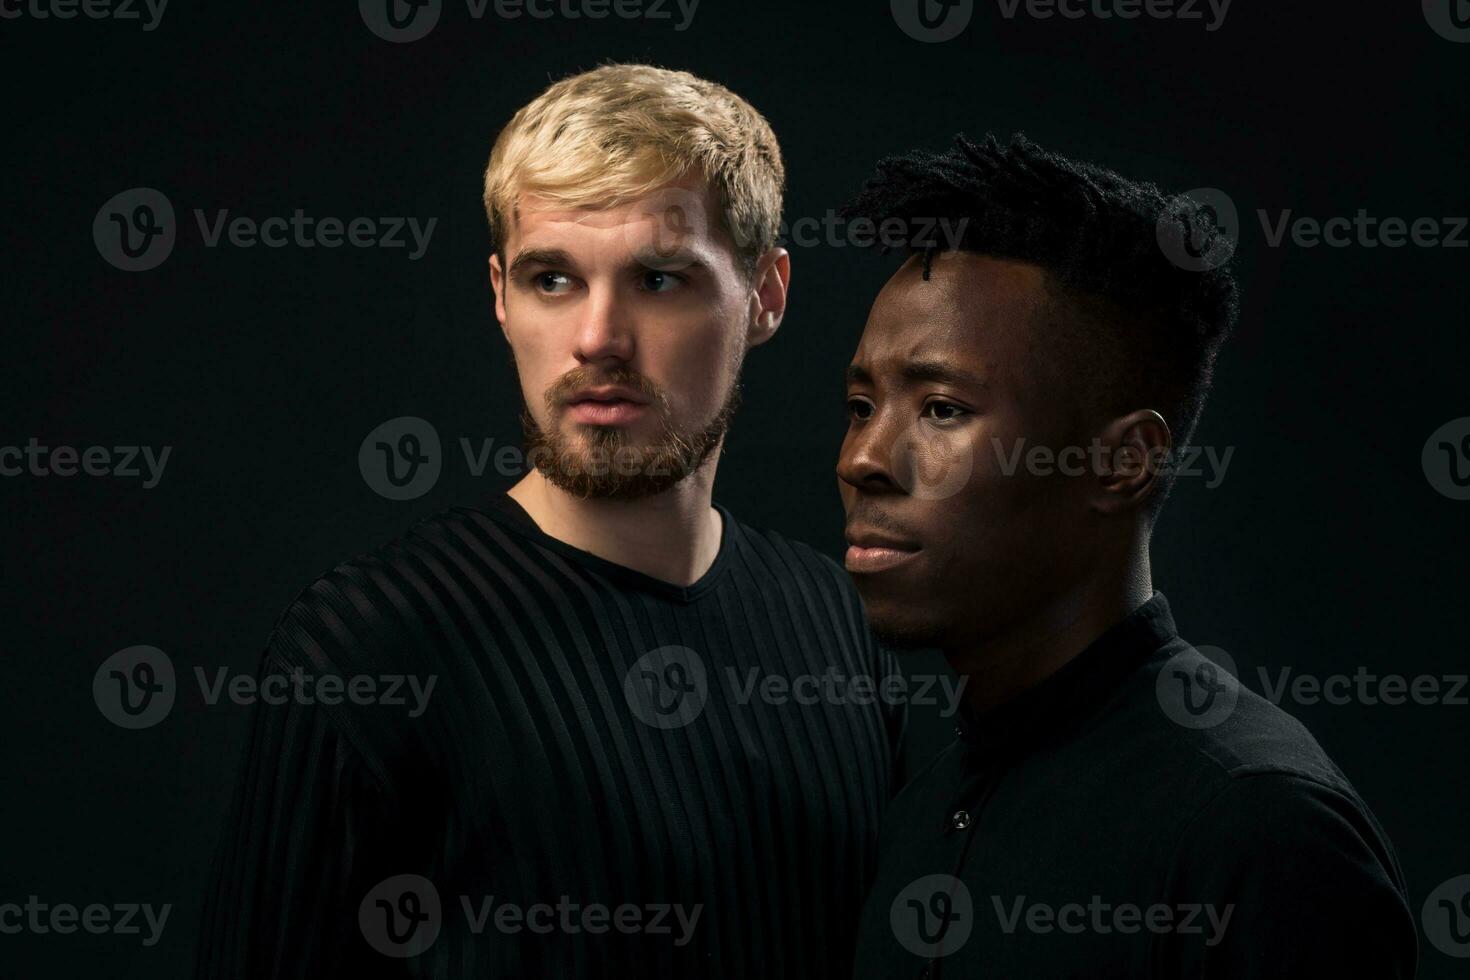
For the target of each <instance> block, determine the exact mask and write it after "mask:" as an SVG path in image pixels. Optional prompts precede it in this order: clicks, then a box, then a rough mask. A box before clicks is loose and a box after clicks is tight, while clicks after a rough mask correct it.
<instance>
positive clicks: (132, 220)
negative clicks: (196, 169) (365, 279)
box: [92, 187, 439, 272]
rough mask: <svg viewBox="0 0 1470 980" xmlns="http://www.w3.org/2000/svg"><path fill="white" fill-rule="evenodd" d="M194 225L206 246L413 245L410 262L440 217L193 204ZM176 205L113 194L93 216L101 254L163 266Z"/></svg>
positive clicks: (138, 194)
mask: <svg viewBox="0 0 1470 980" xmlns="http://www.w3.org/2000/svg"><path fill="white" fill-rule="evenodd" d="M192 213H193V215H194V224H195V226H196V227H197V228H198V231H199V238H200V241H201V243H202V244H203V246H204V247H205V248H210V249H213V248H219V247H221V246H222V245H228V246H230V247H231V248H239V249H249V248H256V247H260V246H264V247H265V248H287V247H290V246H295V247H297V248H325V249H333V248H341V247H342V246H343V245H350V246H352V247H353V248H383V249H400V248H401V249H408V252H407V257H408V260H409V261H410V262H417V261H418V260H419V259H421V258H423V256H424V253H425V252H427V251H428V248H429V241H430V239H431V238H432V237H433V235H434V228H435V227H436V226H437V225H438V223H439V219H438V218H429V219H428V220H426V221H420V220H419V219H418V218H416V217H391V216H390V217H365V216H361V217H353V218H348V219H342V218H336V217H331V216H328V217H322V218H318V217H316V216H314V215H309V214H307V213H306V211H305V210H304V209H302V208H296V209H295V210H293V211H292V212H291V214H290V215H289V216H288V215H271V216H269V217H266V218H263V219H256V218H252V217H250V216H248V215H236V216H234V217H231V215H230V211H229V209H228V208H218V209H216V210H215V211H214V213H213V215H210V214H208V213H206V212H205V210H204V209H203V208H194V209H193V212H192ZM177 224H178V223H177V221H176V220H175V217H174V208H173V204H172V203H171V202H170V201H169V199H168V197H167V196H165V195H164V194H163V193H162V192H161V191H157V190H154V189H153V188H151V187H134V188H132V189H131V190H126V191H123V192H122V193H121V194H117V195H115V196H113V197H112V198H111V199H110V200H109V201H108V202H107V203H106V204H104V205H102V207H101V209H100V210H98V212H97V217H96V218H94V219H93V220H92V238H93V241H94V242H95V243H96V245H97V251H98V253H99V254H100V255H101V256H102V257H103V258H104V259H106V260H107V262H109V263H110V264H112V265H114V266H116V267H117V268H119V269H122V270H124V271H125V272H146V271H148V270H149V269H156V268H158V266H160V265H162V264H163V262H164V260H165V259H167V258H168V257H169V255H170V254H172V252H173V249H174V244H175V243H176V241H177V238H178V227H177Z"/></svg>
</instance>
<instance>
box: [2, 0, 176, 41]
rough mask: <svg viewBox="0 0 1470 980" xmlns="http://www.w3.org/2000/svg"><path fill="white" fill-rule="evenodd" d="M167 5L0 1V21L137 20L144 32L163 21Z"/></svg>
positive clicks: (121, 0)
mask: <svg viewBox="0 0 1470 980" xmlns="http://www.w3.org/2000/svg"><path fill="white" fill-rule="evenodd" d="M167 6H168V0H141V2H139V0H0V20H20V19H21V18H22V17H25V18H29V19H31V20H72V19H73V18H75V17H77V16H78V15H80V16H82V17H85V18H87V19H88V20H122V21H129V20H137V21H141V22H142V25H143V31H144V32H145V33H146V32H148V31H152V30H155V29H156V28H157V27H158V25H159V23H160V22H162V20H163V11H164V8H165V7H167ZM139 8H141V9H139ZM144 12H146V14H147V16H146V17H145V16H144Z"/></svg>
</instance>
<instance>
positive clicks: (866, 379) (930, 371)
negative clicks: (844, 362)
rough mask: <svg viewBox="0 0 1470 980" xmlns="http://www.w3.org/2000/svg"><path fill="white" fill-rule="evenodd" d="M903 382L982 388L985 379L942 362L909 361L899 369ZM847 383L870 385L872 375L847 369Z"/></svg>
mask: <svg viewBox="0 0 1470 980" xmlns="http://www.w3.org/2000/svg"><path fill="white" fill-rule="evenodd" d="M900 373H901V374H902V375H903V378H904V380H905V381H937V382H940V383H942V384H953V385H969V386H971V387H974V388H984V387H986V385H985V379H984V378H982V377H980V376H979V375H978V374H973V373H971V372H969V371H965V370H963V369H961V368H956V367H952V366H951V365H949V364H946V363H944V362H943V361H909V362H907V363H905V364H904V366H903V367H902V368H901V369H900ZM847 383H848V384H850V385H852V384H860V385H871V384H872V383H873V375H872V374H871V373H869V371H868V369H867V368H865V367H862V366H860V365H857V364H850V365H848V368H847Z"/></svg>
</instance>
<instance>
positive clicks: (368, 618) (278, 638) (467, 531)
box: [269, 509, 495, 673]
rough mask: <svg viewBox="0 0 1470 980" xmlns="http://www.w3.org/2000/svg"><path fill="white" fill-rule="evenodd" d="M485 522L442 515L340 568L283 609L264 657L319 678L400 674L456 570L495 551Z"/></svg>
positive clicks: (467, 515)
mask: <svg viewBox="0 0 1470 980" xmlns="http://www.w3.org/2000/svg"><path fill="white" fill-rule="evenodd" d="M477 517H479V519H478V521H477V520H476V518H477ZM486 523H488V522H487V521H486V519H485V518H483V517H482V516H479V515H476V514H475V513H474V512H471V511H465V510H461V509H455V510H447V511H442V512H440V513H438V514H435V515H433V516H432V517H428V518H426V519H424V520H422V521H419V522H418V523H417V524H415V525H413V527H411V528H409V529H408V530H407V531H405V532H403V533H401V534H399V535H397V536H396V537H394V538H392V539H391V540H389V541H387V542H385V543H383V544H382V545H380V546H378V547H376V548H373V549H372V550H369V551H365V552H361V553H359V554H357V555H355V556H353V557H351V558H348V559H346V560H344V561H341V562H339V563H338V564H337V565H335V566H334V567H332V568H331V569H329V570H328V571H326V572H324V573H323V574H321V575H320V576H318V577H317V578H316V579H315V580H314V581H312V582H311V583H309V584H308V585H306V587H305V588H303V589H302V590H301V591H300V592H299V593H297V595H296V597H295V598H294V599H293V600H292V601H291V603H290V604H289V605H287V607H286V608H285V610H284V611H283V612H282V613H281V615H280V616H279V617H278V619H277V620H276V623H275V626H274V628H273V629H272V631H271V637H270V641H269V652H270V653H271V654H272V655H274V656H275V657H276V658H278V659H279V660H281V661H283V662H284V663H286V664H287V665H290V666H299V667H301V668H303V669H305V670H308V671H311V670H315V671H320V672H323V673H327V672H332V673H356V672H362V671H371V670H380V669H383V668H388V667H401V666H402V664H401V663H399V662H398V660H399V657H400V656H401V654H402V651H403V650H404V649H405V647H406V646H411V645H412V640H413V639H414V638H415V637H417V636H419V635H421V634H422V631H424V630H425V629H426V628H428V626H429V625H430V623H431V622H432V621H433V620H434V619H436V618H438V617H439V615H440V614H441V610H442V608H443V606H444V604H445V602H446V601H448V600H450V599H451V598H452V595H453V587H452V580H453V577H454V575H455V574H456V572H455V569H456V568H466V567H468V565H467V562H469V561H471V560H472V559H473V556H474V555H475V553H476V551H477V550H478V551H481V552H483V551H485V550H487V549H493V548H494V547H495V545H494V543H493V538H491V537H490V536H489V535H488V534H487V532H486V528H485V527H484V526H483V525H484V524H486Z"/></svg>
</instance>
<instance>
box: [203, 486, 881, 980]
mask: <svg viewBox="0 0 1470 980" xmlns="http://www.w3.org/2000/svg"><path fill="white" fill-rule="evenodd" d="M719 511H720V514H721V516H722V518H723V521H724V533H723V537H722V541H721V545H720V550H719V553H718V556H717V557H716V559H715V561H714V564H713V565H712V566H711V567H710V569H709V571H708V572H707V573H706V574H705V575H704V576H703V577H701V578H700V580H699V581H698V582H696V583H694V584H693V585H690V586H688V587H679V586H675V585H671V584H669V583H666V582H662V581H659V580H657V579H654V578H652V577H650V576H647V575H643V574H641V573H638V572H635V571H633V570H631V569H627V568H624V567H622V566H619V565H616V564H613V563H611V562H608V561H605V560H603V559H600V558H597V557H595V556H593V555H590V554H588V553H586V552H583V551H580V550H578V549H576V548H573V547H571V546H569V545H566V544H564V543H562V542H560V541H557V540H555V539H553V538H551V537H549V536H548V535H546V534H544V533H543V532H541V531H540V530H539V529H538V528H537V527H536V526H535V524H534V523H533V522H532V521H531V520H530V518H529V517H528V516H527V515H526V514H525V512H524V511H523V510H522V509H521V508H520V507H519V506H518V505H516V504H515V503H514V502H513V501H512V500H511V499H510V498H509V497H506V496H504V495H500V496H498V497H495V498H492V499H491V500H490V501H488V502H486V504H485V505H484V506H482V507H480V508H477V509H470V508H458V509H454V510H451V511H448V512H446V513H444V514H441V515H439V516H437V517H435V518H432V519H430V520H428V521H425V522H424V523H422V524H420V525H419V526H417V527H416V528H414V529H413V530H412V531H411V532H410V533H408V534H407V535H405V536H403V537H402V538H400V539H399V540H397V541H395V542H393V543H391V544H389V545H388V546H386V547H384V548H382V549H379V550H378V551H377V552H374V553H373V554H371V555H367V556H363V557H360V558H357V559H355V560H352V561H349V562H346V563H344V564H342V565H340V566H338V567H337V568H336V569H334V570H333V571H332V572H330V573H329V574H327V575H326V576H324V577H323V578H321V579H320V580H318V581H317V582H316V583H315V584H313V585H312V586H311V587H310V588H308V589H307V590H306V591H304V592H303V593H302V594H301V595H300V597H299V598H298V599H297V600H296V602H295V603H293V604H292V606H291V607H290V608H289V609H288V610H287V611H286V612H285V613H284V614H283V616H282V617H281V619H280V621H279V622H278V624H277V626H276V628H275V630H274V631H273V633H272V635H271V638H270V641H269V644H268V646H267V649H266V652H265V654H264V658H263V662H262V667H261V671H262V674H263V675H270V674H281V673H284V674H291V673H292V672H293V671H294V672H297V673H298V674H299V675H301V676H304V677H306V678H308V679H315V680H317V681H319V680H320V679H321V678H324V677H340V678H342V680H341V682H340V683H341V685H342V686H341V689H340V690H341V692H350V691H352V690H353V688H352V686H351V685H352V684H353V683H358V684H359V689H358V690H359V693H360V694H361V695H362V696H358V697H352V696H348V695H346V694H345V693H342V694H339V696H337V697H335V698H334V697H331V696H330V694H329V693H328V689H327V687H326V686H325V685H322V686H320V687H319V690H320V691H321V692H322V693H321V696H320V697H319V698H315V699H313V698H310V697H306V698H303V697H299V696H293V697H288V698H282V699H278V700H281V701H282V702H283V703H279V704H274V705H272V704H261V705H259V706H258V707H257V708H256V712H255V716H254V720H253V723H252V730H251V736H250V745H249V750H248V754H247V759H246V762H245V766H244V772H243V776H242V779H241V783H240V787H239V790H238V791H237V794H236V799H235V802H234V806H233V810H232V816H231V818H230V820H229V822H228V823H227V826H226V829H225V831H224V834H223V838H222V840H221V844H220V849H219V854H218V857H217V859H216V863H215V868H214V873H213V875H212V880H211V886H210V892H209V894H208V896H207V900H206V910H205V916H204V926H203V935H202V937H201V941H200V948H199V954H198V964H199V974H200V976H204V977H250V978H252V980H254V978H269V977H313V978H325V977H335V976H345V977H365V976H446V977H447V976H453V977H461V976H463V977H536V978H547V977H617V978H633V977H660V978H662V977H690V978H694V977H700V978H704V977H710V978H714V977H761V978H769V977H781V976H790V977H801V978H803V980H811V978H820V977H839V976H841V977H846V976H847V975H848V974H849V973H850V971H851V969H852V961H851V956H852V953H851V951H852V948H853V945H854V937H855V931H856V925H857V917H858V912H859V909H860V907H861V902H862V897H863V893H864V891H865V889H866V887H867V885H868V882H869V880H870V877H871V875H872V873H873V860H874V848H875V844H876V839H877V831H878V826H879V818H880V815H881V811H882V809H883V807H884V805H885V803H886V802H887V800H888V798H889V796H890V793H891V789H892V780H893V779H894V770H895V768H896V762H897V757H898V755H897V743H898V740H899V737H900V734H901V731H902V727H903V720H904V719H903V712H902V710H901V709H898V708H895V707H893V706H892V705H887V704H885V703H884V700H883V699H882V698H877V699H874V698H872V697H865V696H864V692H865V690H866V689H864V688H861V687H859V688H854V687H852V686H850V682H851V679H852V678H855V677H866V678H876V679H878V680H881V679H882V677H884V676H885V675H887V674H889V673H891V672H892V671H893V670H894V667H893V664H892V658H891V657H890V656H889V655H888V654H887V653H886V652H884V651H882V650H881V649H880V648H878V647H877V646H876V645H875V643H874V641H873V640H872V638H871V634H870V633H869V631H868V629H867V627H866V625H865V624H864V621H863V616H862V611H861V607H860V605H859V601H858V599H857V596H856V594H855V593H854V592H853V590H852V588H851V586H850V584H849V583H848V580H847V577H846V575H845V574H844V573H843V572H842V570H841V569H840V568H839V567H838V566H837V565H836V563H834V562H833V561H831V560H830V559H828V558H826V557H824V556H822V555H819V554H818V553H816V552H815V551H813V550H811V549H810V548H808V547H806V546H803V545H800V544H797V543H794V542H791V541H788V540H786V539H784V538H782V537H780V536H778V535H776V534H774V533H770V532H763V531H756V530H753V529H751V528H749V527H745V526H743V525H741V524H739V523H738V522H737V521H736V520H735V519H734V518H733V517H732V516H731V515H730V514H729V512H728V511H726V510H724V509H723V508H719ZM409 676H411V677H412V678H413V680H414V682H416V683H417V685H418V688H417V690H418V691H420V692H424V691H427V698H426V699H424V698H423V696H422V695H421V696H419V697H417V698H416V697H415V696H414V695H413V694H412V693H410V692H412V691H413V690H414V688H413V687H412V686H411V685H410V684H409V683H407V682H405V681H399V682H398V683H397V688H396V691H395V696H394V697H391V698H390V697H387V696H386V694H387V692H388V691H389V689H390V688H391V687H393V686H394V681H393V678H404V677H409ZM813 677H825V678H831V679H833V680H836V681H842V680H844V679H845V680H846V681H847V682H848V685H849V686H843V685H842V684H840V683H839V684H836V685H835V686H834V685H833V684H831V683H830V682H829V683H828V684H827V686H826V687H825V688H822V687H818V686H816V685H815V684H814V683H813V682H812V680H811V678H813ZM365 678H370V679H371V682H369V681H368V680H365ZM773 678H774V680H773ZM803 678H805V682H804V686H803V680H802V679H803ZM431 682H432V683H433V687H432V688H428V687H427V685H428V684H429V683H431ZM792 682H795V683H796V686H795V688H793V689H788V688H786V687H785V685H786V684H789V683H792ZM369 683H371V685H372V689H373V691H374V692H376V693H375V694H374V695H373V696H371V697H369V696H367V695H366V692H367V689H368V685H369ZM752 685H754V686H752ZM298 686H299V685H298ZM306 689H307V690H311V689H312V688H311V687H310V685H308V686H307V688H306ZM819 690H825V692H826V693H824V694H821V695H819V696H817V697H815V699H814V698H813V696H812V694H813V692H814V691H819ZM783 691H785V696H784V697H783V694H782V692H783ZM854 691H856V692H857V693H856V694H854ZM793 692H799V693H801V694H804V695H805V696H804V697H801V696H796V694H795V693H793ZM834 692H835V693H834ZM399 699H401V700H402V701H404V702H405V703H403V704H399V703H383V702H384V701H395V702H396V701H397V700H399ZM329 701H331V702H333V703H328V702H329ZM813 701H815V703H813ZM420 708H421V709H422V710H421V711H420V713H418V714H417V716H416V717H414V716H413V713H414V712H415V711H418V710H419V709H420ZM660 908H662V909H663V912H662V914H660V912H659V909H660ZM599 910H601V911H599ZM405 954H409V955H405Z"/></svg>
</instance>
